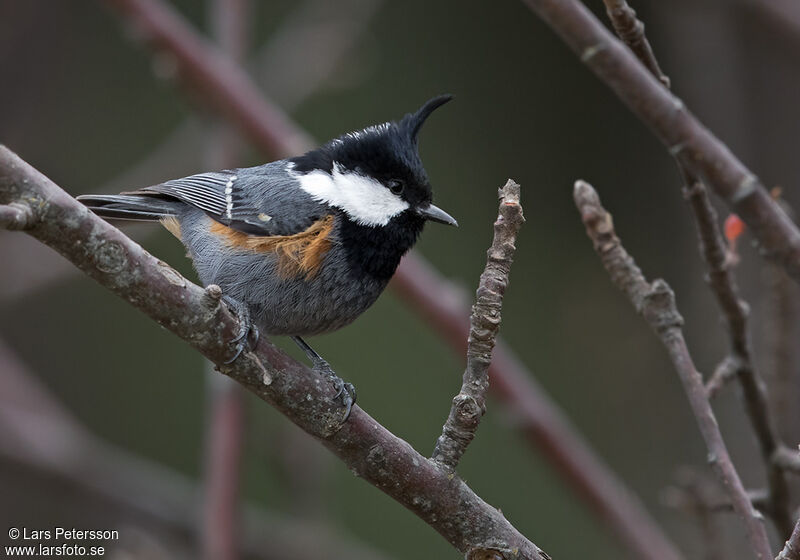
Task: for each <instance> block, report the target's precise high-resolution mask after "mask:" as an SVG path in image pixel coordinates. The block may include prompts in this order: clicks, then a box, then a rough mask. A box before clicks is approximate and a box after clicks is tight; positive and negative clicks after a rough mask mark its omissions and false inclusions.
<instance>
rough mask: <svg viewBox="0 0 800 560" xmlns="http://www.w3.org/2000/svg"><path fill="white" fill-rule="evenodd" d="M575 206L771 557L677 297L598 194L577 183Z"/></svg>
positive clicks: (764, 555)
mask: <svg viewBox="0 0 800 560" xmlns="http://www.w3.org/2000/svg"><path fill="white" fill-rule="evenodd" d="M574 196H575V205H576V206H577V208H578V211H579V212H580V215H581V219H582V220H583V223H584V225H585V226H586V233H587V235H588V236H589V238H590V239H591V240H592V243H593V244H594V248H595V251H597V254H598V255H599V256H600V259H601V260H602V262H603V266H604V267H605V268H606V270H607V271H608V274H609V276H610V277H611V280H612V282H614V284H615V285H616V286H617V287H618V288H619V289H620V290H621V291H622V292H624V293H625V295H626V296H627V297H628V299H629V300H630V301H631V303H632V304H633V306H634V308H635V309H636V311H637V312H638V313H640V314H642V315H643V316H644V318H645V320H646V321H647V322H648V324H649V325H650V327H651V328H652V329H653V330H654V331H655V332H656V334H657V335H658V336H659V338H660V339H661V342H662V343H663V344H664V347H665V348H666V350H667V353H668V354H669V357H670V360H671V361H672V364H673V366H674V367H675V370H676V372H677V373H678V376H679V377H680V379H681V383H682V384H683V386H684V390H685V391H686V396H687V397H688V399H689V404H690V405H691V407H692V411H693V412H694V415H695V417H696V419H697V424H698V426H699V428H700V433H701V434H702V436H703V439H704V440H705V442H706V447H707V448H708V452H709V460H710V461H711V463H712V466H713V467H714V470H715V471H716V472H717V476H719V478H720V480H721V481H722V483H723V485H724V487H725V489H726V491H727V492H728V496H729V498H730V500H731V503H732V505H733V509H734V510H735V511H736V512H737V513H738V514H739V516H740V517H741V518H742V521H743V522H744V525H745V530H746V533H747V538H748V540H749V542H750V546H751V548H752V549H753V551H754V552H755V553H756V555H757V557H758V558H759V559H760V560H768V559H769V558H771V557H772V553H771V551H770V547H769V539H768V538H767V532H766V528H765V527H764V524H763V522H762V519H761V517H760V516H759V515H758V514H757V513H756V511H755V510H754V509H753V506H752V503H751V502H750V498H749V496H748V495H747V491H746V490H745V488H744V486H743V485H742V481H741V479H740V478H739V474H738V473H737V472H736V468H735V467H734V465H733V462H732V461H731V458H730V455H729V454H728V449H727V447H726V446H725V441H724V440H723V439H722V434H721V433H720V431H719V426H718V425H717V420H716V418H715V417H714V411H713V410H712V409H711V404H710V403H709V401H708V397H707V395H706V389H705V385H704V384H703V378H702V377H701V375H700V374H699V373H698V372H697V370H696V369H695V366H694V363H693V361H692V357H691V355H690V354H689V349H688V348H687V346H686V341H685V340H684V338H683V332H682V326H683V318H682V317H681V315H680V313H679V312H678V309H677V307H676V306H675V294H674V293H673V292H672V290H671V289H670V287H669V286H668V285H667V283H666V282H664V281H663V280H661V279H658V280H655V281H654V282H652V283H651V282H648V281H647V279H645V277H644V275H643V274H642V271H641V270H640V269H639V267H638V266H636V263H635V262H634V261H633V258H632V257H631V256H630V255H629V254H628V252H627V251H626V250H625V248H624V247H623V246H622V242H621V241H620V239H619V237H617V235H616V232H615V231H614V224H613V221H612V219H611V214H609V213H608V212H607V211H606V209H605V208H603V206H602V205H601V203H600V198H599V197H598V196H597V192H595V190H594V189H593V188H592V186H591V185H589V184H588V183H585V182H583V181H577V182H576V183H575V192H574Z"/></svg>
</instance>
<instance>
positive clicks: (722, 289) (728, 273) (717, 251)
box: [686, 180, 792, 535]
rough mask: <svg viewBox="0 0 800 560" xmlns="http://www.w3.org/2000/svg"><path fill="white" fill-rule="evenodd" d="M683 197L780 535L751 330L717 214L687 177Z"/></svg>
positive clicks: (785, 514) (779, 493) (784, 505)
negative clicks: (721, 319) (726, 336)
mask: <svg viewBox="0 0 800 560" xmlns="http://www.w3.org/2000/svg"><path fill="white" fill-rule="evenodd" d="M687 189H688V190H687V193H686V195H687V198H688V200H689V204H690V205H691V207H692V210H693V212H692V213H693V215H694V218H695V223H696V225H697V231H698V235H699V237H700V253H701V254H702V255H703V260H705V262H706V265H707V266H708V283H709V285H710V286H711V291H712V292H713V293H714V297H715V298H716V300H717V303H718V304H719V306H720V308H721V309H722V314H723V317H724V318H725V322H726V324H727V326H728V333H729V335H730V341H731V354H732V355H731V357H730V359H729V360H728V363H731V364H734V365H735V367H734V372H735V373H736V376H737V377H738V379H739V382H740V384H741V386H742V396H743V398H744V402H745V410H746V411H747V416H748V418H749V419H750V423H751V424H752V425H753V429H754V431H755V434H756V439H757V440H758V444H759V448H760V450H761V456H762V458H763V459H764V464H765V467H766V470H767V484H768V486H769V500H768V501H769V507H768V508H767V512H768V514H769V516H770V517H771V518H772V519H773V521H775V524H776V526H777V528H778V531H779V533H780V534H781V535H788V534H789V532H790V531H791V530H792V517H791V504H790V495H789V487H788V485H787V483H786V478H785V476H784V474H783V472H782V469H781V468H780V467H779V466H778V465H776V464H775V462H774V461H773V460H772V457H773V454H774V453H775V450H776V449H777V448H778V447H779V446H780V441H779V438H778V434H777V431H776V430H775V425H774V422H773V420H772V418H771V416H770V412H769V402H768V397H767V388H766V385H765V384H764V380H763V379H762V377H761V374H760V373H759V372H758V370H757V369H756V366H755V364H754V362H753V355H752V347H751V342H750V334H749V332H748V328H747V320H748V316H749V313H750V311H749V307H748V305H747V304H746V303H745V302H744V301H742V300H741V298H740V297H739V288H738V286H737V285H736V278H735V277H734V275H733V271H732V269H731V267H730V264H729V262H728V258H727V255H726V247H725V243H724V242H723V240H722V236H721V235H720V232H719V226H718V225H717V213H716V212H715V211H714V207H713V206H712V205H711V200H709V198H708V193H707V192H706V189H705V186H703V184H702V183H700V182H695V183H694V184H691V183H690V182H689V181H688V180H687Z"/></svg>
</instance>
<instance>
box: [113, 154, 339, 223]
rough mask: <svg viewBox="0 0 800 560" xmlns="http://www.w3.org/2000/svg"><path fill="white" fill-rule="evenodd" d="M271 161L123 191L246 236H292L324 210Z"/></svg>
mask: <svg viewBox="0 0 800 560" xmlns="http://www.w3.org/2000/svg"><path fill="white" fill-rule="evenodd" d="M277 163H278V162H276V163H273V164H268V165H264V166H259V167H251V168H246V169H232V170H226V171H214V172H209V173H199V174H197V175H190V176H188V177H183V178H181V179H173V180H171V181H166V182H164V183H160V184H158V185H153V186H150V187H145V188H143V189H139V190H137V191H134V192H132V193H126V194H134V195H147V196H166V197H170V198H175V199H177V200H180V201H182V202H185V203H186V204H189V205H191V206H194V207H196V208H199V209H200V210H202V211H203V212H205V213H206V214H208V215H209V216H210V217H211V218H213V219H214V220H216V221H217V222H219V223H221V224H224V225H226V226H228V227H230V228H232V229H234V230H237V231H240V232H242V233H246V234H249V235H256V236H273V235H294V234H296V233H299V232H302V231H304V230H306V229H307V228H308V227H310V226H311V224H313V223H314V222H315V221H317V220H318V219H320V218H321V217H324V216H325V215H327V214H329V213H330V209H328V208H326V207H324V206H323V205H321V204H320V203H318V202H316V201H314V200H313V199H311V198H310V197H309V196H308V195H307V194H306V193H305V192H303V191H302V190H301V189H299V188H297V186H296V185H295V184H294V183H293V182H292V181H291V180H287V178H286V175H285V173H282V171H283V167H282V166H278V165H277Z"/></svg>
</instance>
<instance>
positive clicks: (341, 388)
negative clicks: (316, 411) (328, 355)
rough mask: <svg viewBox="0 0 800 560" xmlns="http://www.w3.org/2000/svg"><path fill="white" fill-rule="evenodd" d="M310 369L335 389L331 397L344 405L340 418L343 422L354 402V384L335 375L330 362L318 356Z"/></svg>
mask: <svg viewBox="0 0 800 560" xmlns="http://www.w3.org/2000/svg"><path fill="white" fill-rule="evenodd" d="M312 369H313V370H314V371H315V372H317V373H318V374H320V375H321V376H323V377H324V378H325V379H327V380H328V381H330V382H331V385H333V388H334V389H336V394H335V395H334V396H333V398H334V400H339V401H341V403H342V407H344V417H343V418H342V422H344V421H345V420H347V418H348V417H349V416H350V411H351V410H352V409H353V405H354V404H356V388H355V386H354V385H353V384H352V383H348V382H347V381H345V380H344V379H342V378H341V377H339V376H338V375H336V373H335V372H334V371H333V369H331V366H330V364H329V363H328V362H326V361H325V360H323V359H322V358H320V359H319V361H314V365H313V366H312Z"/></svg>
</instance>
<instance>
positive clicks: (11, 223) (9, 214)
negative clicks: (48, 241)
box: [0, 202, 33, 230]
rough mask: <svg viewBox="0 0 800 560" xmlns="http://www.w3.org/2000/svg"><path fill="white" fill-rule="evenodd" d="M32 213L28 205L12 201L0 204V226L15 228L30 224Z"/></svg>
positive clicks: (25, 226) (22, 227)
mask: <svg viewBox="0 0 800 560" xmlns="http://www.w3.org/2000/svg"><path fill="white" fill-rule="evenodd" d="M32 217H33V216H32V213H31V210H30V208H29V207H28V206H26V205H25V204H19V203H17V202H12V203H11V204H5V205H2V206H0V228H3V229H10V230H17V229H25V228H27V227H28V226H29V225H30V221H31V219H32Z"/></svg>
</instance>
